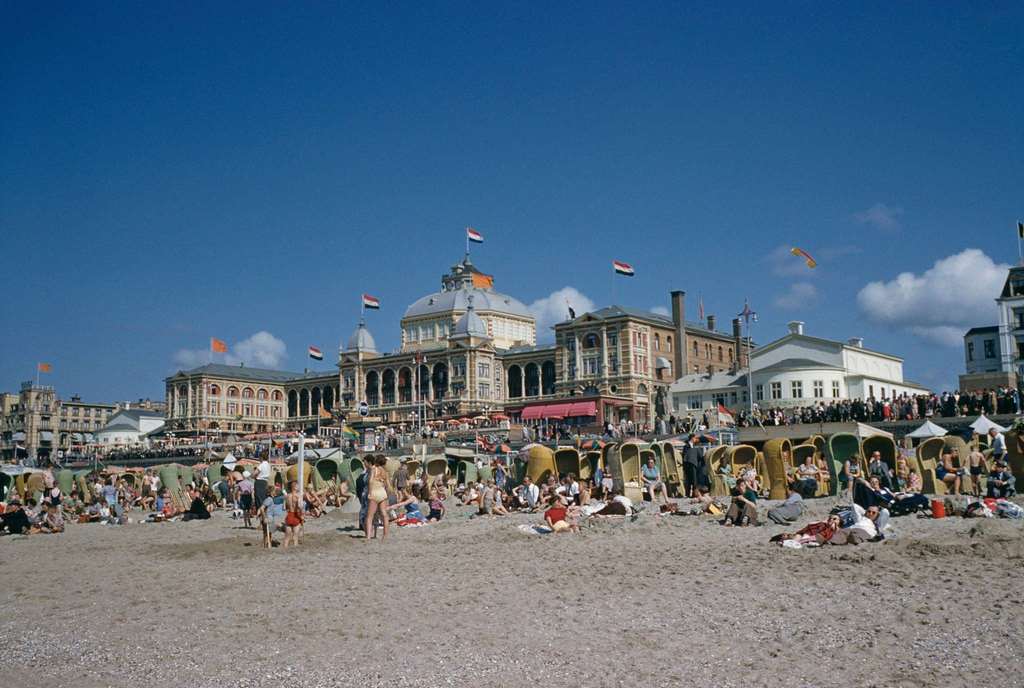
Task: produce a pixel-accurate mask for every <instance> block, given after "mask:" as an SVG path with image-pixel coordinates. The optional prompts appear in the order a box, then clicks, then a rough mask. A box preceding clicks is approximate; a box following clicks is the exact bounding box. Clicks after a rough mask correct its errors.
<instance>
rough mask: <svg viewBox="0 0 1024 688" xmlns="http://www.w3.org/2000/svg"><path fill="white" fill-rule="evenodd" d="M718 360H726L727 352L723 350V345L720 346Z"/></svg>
mask: <svg viewBox="0 0 1024 688" xmlns="http://www.w3.org/2000/svg"><path fill="white" fill-rule="evenodd" d="M718 360H719V361H724V360H725V354H724V353H723V352H722V347H721V346H719V347H718Z"/></svg>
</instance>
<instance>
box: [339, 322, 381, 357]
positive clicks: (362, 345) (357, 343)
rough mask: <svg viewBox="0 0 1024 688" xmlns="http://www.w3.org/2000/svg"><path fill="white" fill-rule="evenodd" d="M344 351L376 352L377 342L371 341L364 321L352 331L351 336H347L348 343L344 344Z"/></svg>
mask: <svg viewBox="0 0 1024 688" xmlns="http://www.w3.org/2000/svg"><path fill="white" fill-rule="evenodd" d="M345 351H364V352H368V353H377V344H376V342H374V341H373V335H371V334H370V331H369V330H368V329H366V323H364V322H360V323H359V327H357V328H356V331H355V332H353V333H352V336H351V337H349V338H348V344H347V345H346V346H345Z"/></svg>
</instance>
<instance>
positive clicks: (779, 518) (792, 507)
mask: <svg viewBox="0 0 1024 688" xmlns="http://www.w3.org/2000/svg"><path fill="white" fill-rule="evenodd" d="M803 487H804V486H803V482H802V481H800V480H794V481H793V482H792V483H790V485H789V495H788V496H787V497H786V501H785V502H783V503H782V504H781V505H779V506H777V507H775V508H773V509H769V510H768V518H770V519H771V520H773V521H775V522H776V523H778V524H781V525H787V524H789V523H792V522H793V521H795V520H797V519H798V518H800V516H801V515H803V513H804V499H803V497H802V496H801V495H800V491H801V489H802V488H803Z"/></svg>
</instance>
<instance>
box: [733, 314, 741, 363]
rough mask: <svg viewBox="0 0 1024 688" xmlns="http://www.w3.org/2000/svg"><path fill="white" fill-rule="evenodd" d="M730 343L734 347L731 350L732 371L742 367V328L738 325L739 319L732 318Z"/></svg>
mask: <svg viewBox="0 0 1024 688" xmlns="http://www.w3.org/2000/svg"><path fill="white" fill-rule="evenodd" d="M732 345H733V346H734V347H735V348H736V351H734V352H733V359H732V360H733V362H734V365H733V371H738V370H739V369H740V368H742V367H743V330H742V327H741V326H740V319H739V318H733V319H732Z"/></svg>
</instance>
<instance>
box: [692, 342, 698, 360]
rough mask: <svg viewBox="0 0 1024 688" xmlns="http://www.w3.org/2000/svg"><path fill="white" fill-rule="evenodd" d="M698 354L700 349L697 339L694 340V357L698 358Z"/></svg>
mask: <svg viewBox="0 0 1024 688" xmlns="http://www.w3.org/2000/svg"><path fill="white" fill-rule="evenodd" d="M697 352H698V349H697V340H696V339H694V340H693V355H694V356H697V355H698V353H697Z"/></svg>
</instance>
